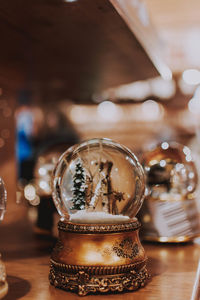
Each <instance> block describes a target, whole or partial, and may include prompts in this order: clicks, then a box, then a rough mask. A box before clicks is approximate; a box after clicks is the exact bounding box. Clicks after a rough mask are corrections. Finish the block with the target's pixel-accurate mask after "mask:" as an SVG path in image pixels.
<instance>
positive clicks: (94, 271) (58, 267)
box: [50, 258, 147, 275]
mask: <svg viewBox="0 0 200 300" xmlns="http://www.w3.org/2000/svg"><path fill="white" fill-rule="evenodd" d="M146 261H147V259H146V258H145V259H144V260H142V261H139V262H136V263H134V264H129V265H120V266H111V267H110V266H79V265H67V264H62V263H57V262H55V261H54V260H53V259H51V260H50V263H51V267H50V268H53V269H54V270H55V271H56V272H61V273H70V274H76V273H78V272H80V271H84V272H87V273H88V274H89V275H116V274H122V273H125V272H130V271H131V270H136V269H141V268H142V267H144V265H146Z"/></svg>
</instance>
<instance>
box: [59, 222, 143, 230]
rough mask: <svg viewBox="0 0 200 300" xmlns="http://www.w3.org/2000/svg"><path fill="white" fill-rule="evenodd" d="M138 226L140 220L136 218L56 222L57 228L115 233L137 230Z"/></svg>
mask: <svg viewBox="0 0 200 300" xmlns="http://www.w3.org/2000/svg"><path fill="white" fill-rule="evenodd" d="M140 226H141V224H140V222H139V221H138V220H136V219H135V220H133V221H129V222H126V223H122V224H77V223H71V222H63V221H59V222H58V229H59V230H62V231H66V232H78V233H108V232H109V233H110V232H115V233H116V232H122V231H123V232H124V231H133V230H137V229H139V228H140Z"/></svg>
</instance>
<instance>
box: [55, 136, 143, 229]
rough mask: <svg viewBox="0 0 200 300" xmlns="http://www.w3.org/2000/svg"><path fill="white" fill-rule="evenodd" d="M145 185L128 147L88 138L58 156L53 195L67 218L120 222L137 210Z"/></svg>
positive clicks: (62, 213) (62, 215)
mask: <svg viewBox="0 0 200 300" xmlns="http://www.w3.org/2000/svg"><path fill="white" fill-rule="evenodd" d="M144 187H145V184H144V172H143V169H142V167H141V165H140V164H139V162H138V160H137V158H136V157H135V155H134V154H133V153H131V152H130V150H128V149H127V148H126V147H124V146H121V145H120V144H118V143H115V142H113V141H111V140H109V139H91V140H88V141H85V142H82V143H80V144H78V145H75V146H73V147H71V148H69V149H68V150H67V151H66V152H64V153H63V155H62V156H61V157H60V159H59V161H58V164H57V166H56V167H55V169H54V177H53V199H54V202H55V205H56V207H57V210H58V212H59V214H60V215H61V217H62V218H64V219H65V220H67V221H70V222H73V223H96V224H98V223H121V222H126V221H129V220H130V219H131V218H133V217H135V215H136V214H137V212H138V210H139V209H140V207H141V205H142V202H143V197H144Z"/></svg>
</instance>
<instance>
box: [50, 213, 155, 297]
mask: <svg viewBox="0 0 200 300" xmlns="http://www.w3.org/2000/svg"><path fill="white" fill-rule="evenodd" d="M139 228H140V223H139V222H138V220H137V219H136V218H134V219H133V220H131V221H129V222H124V223H121V224H76V223H71V222H67V221H60V222H59V223H58V230H59V239H58V242H57V244H56V246H55V248H54V250H53V252H52V255H51V267H50V274H49V279H50V283H51V284H52V285H54V286H55V287H57V288H61V289H64V290H68V291H73V292H76V293H78V295H79V296H85V295H87V294H88V293H96V292H100V293H101V292H102V293H105V292H122V291H126V290H127V291H134V290H137V289H139V288H140V287H143V286H144V285H145V283H146V282H147V280H148V278H149V275H148V272H147V269H146V261H147V258H146V255H145V252H144V249H143V247H142V245H141V243H140V240H139V235H138V232H139Z"/></svg>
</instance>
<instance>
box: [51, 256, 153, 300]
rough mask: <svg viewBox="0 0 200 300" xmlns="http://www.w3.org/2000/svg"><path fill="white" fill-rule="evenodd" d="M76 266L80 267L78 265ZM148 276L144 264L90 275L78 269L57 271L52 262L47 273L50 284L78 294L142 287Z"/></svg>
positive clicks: (120, 290)
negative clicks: (128, 268)
mask: <svg viewBox="0 0 200 300" xmlns="http://www.w3.org/2000/svg"><path fill="white" fill-rule="evenodd" d="M77 267H79V268H81V267H80V266H77ZM101 268H102V267H101ZM149 277H150V276H149V275H148V272H147V269H146V266H143V267H142V268H141V269H140V270H139V271H137V272H136V271H135V270H134V269H131V268H130V270H129V272H127V273H121V274H114V275H90V274H89V273H88V272H86V271H84V270H79V271H77V273H75V274H74V273H65V272H61V271H57V270H56V267H55V266H54V264H53V263H52V262H51V268H50V274H49V280H50V283H51V284H52V285H54V286H55V287H57V288H61V289H64V290H69V291H74V292H77V293H78V295H79V296H85V295H87V294H88V293H96V292H100V293H106V292H109V291H111V292H122V291H123V290H127V291H134V290H137V289H139V288H140V287H143V286H144V285H145V283H146V282H147V280H148V279H149Z"/></svg>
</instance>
